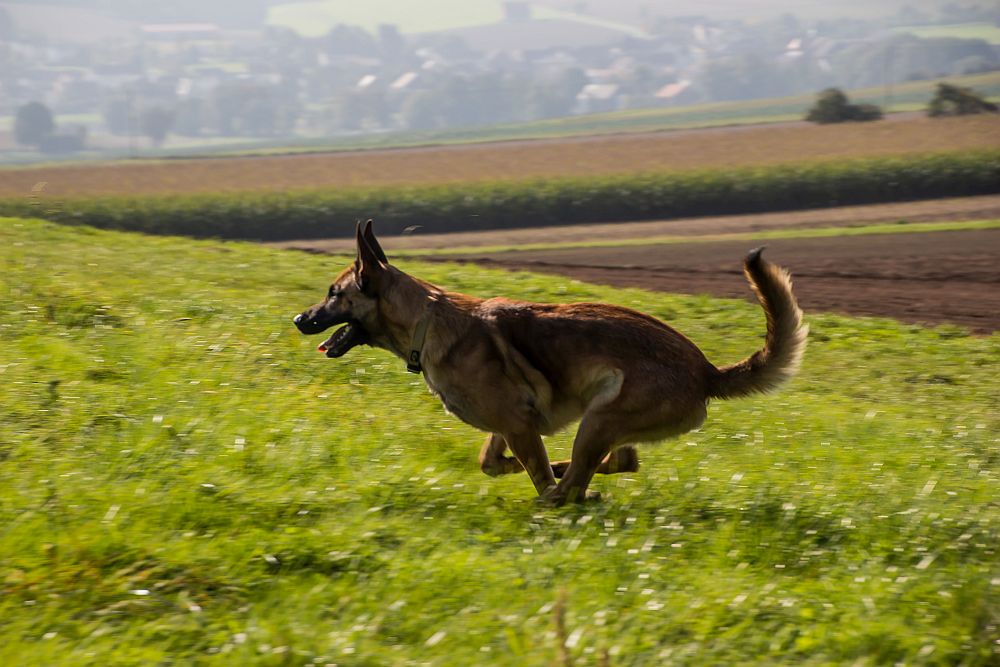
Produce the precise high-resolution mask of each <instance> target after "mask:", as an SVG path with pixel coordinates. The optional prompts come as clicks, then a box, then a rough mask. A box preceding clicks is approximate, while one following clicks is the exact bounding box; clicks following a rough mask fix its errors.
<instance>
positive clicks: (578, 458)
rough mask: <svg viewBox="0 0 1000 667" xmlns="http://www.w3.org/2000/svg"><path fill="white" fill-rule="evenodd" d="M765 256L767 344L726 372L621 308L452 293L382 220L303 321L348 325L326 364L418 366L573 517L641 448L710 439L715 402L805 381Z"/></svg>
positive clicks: (784, 278)
mask: <svg viewBox="0 0 1000 667" xmlns="http://www.w3.org/2000/svg"><path fill="white" fill-rule="evenodd" d="M761 250H762V248H758V249H755V250H752V251H751V252H750V253H749V254H748V255H747V257H746V260H745V261H744V265H743V270H744V273H745V274H746V277H747V279H748V281H749V282H750V286H751V287H752V288H753V290H754V291H755V292H756V294H757V298H758V300H759V301H760V303H761V306H763V308H764V313H765V315H766V316H767V335H766V338H765V340H764V346H763V348H762V349H760V350H758V351H757V352H755V353H754V354H752V355H751V356H749V357H747V358H746V359H744V360H743V361H740V362H739V363H736V364H732V365H729V366H723V367H721V368H717V367H716V366H714V365H713V364H712V363H711V362H709V361H708V359H706V358H705V355H704V354H703V353H702V352H701V350H700V349H698V347H697V346H696V345H695V344H694V343H692V342H691V341H690V340H688V339H687V338H686V337H684V336H683V335H682V334H680V333H678V332H677V331H675V330H674V329H672V328H671V327H669V326H667V325H666V324H664V323H663V322H661V321H659V320H657V319H655V318H653V317H650V316H649V315H644V314H643V313H640V312H637V311H634V310H631V309H628V308H623V307H621V306H611V305H605V304H599V303H571V304H541V303H529V302H526V301H513V300H510V299H505V298H494V299H480V298H477V297H473V296H468V295H466V294H460V293H458V292H449V291H446V290H443V289H441V288H439V287H436V286H434V285H432V284H430V283H428V282H425V281H423V280H420V279H419V278H415V277H413V276H410V275H408V274H406V273H404V272H402V271H400V270H399V269H397V268H396V267H394V266H392V265H390V264H389V260H388V259H387V258H386V255H385V252H383V250H382V247H381V246H380V245H379V242H378V240H377V239H376V238H375V235H374V233H373V232H372V223H371V221H370V220H369V221H368V222H366V223H364V224H358V227H357V258H356V259H355V260H354V262H353V263H352V264H350V265H349V266H348V267H347V268H345V269H344V270H343V271H342V272H341V273H340V275H339V276H337V278H336V279H335V280H334V281H333V284H332V285H330V288H329V290H328V292H327V294H326V298H324V299H323V300H322V301H320V302H319V303H317V304H316V305H314V306H312V307H310V308H308V309H307V310H305V311H304V312H302V313H301V314H299V315H297V316H296V317H295V319H294V322H295V325H296V326H297V327H298V329H299V331H301V332H302V333H304V334H318V333H320V332H322V331H326V330H327V329H329V328H330V327H333V326H336V325H339V324H342V325H343V326H342V327H340V328H338V329H337V330H336V331H335V332H334V333H333V335H332V336H330V337H329V338H327V339H326V340H325V341H323V343H321V344H320V346H319V349H320V351H322V352H325V353H326V356H327V357H331V358H333V357H341V356H343V355H344V354H346V353H347V352H348V351H350V350H351V349H352V348H353V347H355V346H357V345H371V346H374V347H379V348H382V349H384V350H388V351H389V352H392V353H393V354H395V355H396V356H397V357H399V358H400V359H403V360H404V361H406V364H407V369H408V370H410V371H412V372H415V373H423V376H424V381H425V382H426V383H427V386H428V387H429V388H430V390H431V392H432V393H434V394H435V395H436V396H437V397H438V398H440V399H441V401H442V402H443V403H444V406H445V409H446V410H447V411H448V412H450V413H451V414H453V415H455V416H456V417H458V418H459V419H461V420H462V421H464V422H465V423H466V424H469V425H471V426H474V427H475V428H478V429H480V430H483V431H486V432H488V433H489V435H488V436H487V438H486V443H485V444H484V445H483V447H482V450H481V452H480V454H479V463H480V466H481V468H482V470H483V472H485V473H486V474H487V475H491V476H495V475H502V474H506V473H513V472H519V471H522V470H524V471H527V473H528V476H529V477H530V478H531V481H532V483H533V484H534V485H535V490H536V491H537V492H538V494H539V496H540V497H541V500H542V501H543V502H546V503H550V504H553V505H561V504H563V503H565V502H568V501H570V502H572V501H576V502H579V501H582V500H584V499H585V498H587V486H588V485H589V484H590V481H591V478H592V477H593V476H594V474H595V473H604V474H608V473H616V472H632V471H635V470H637V469H638V466H639V459H638V456H637V454H636V451H635V449H634V447H632V446H631V445H632V444H633V443H640V442H651V441H657V440H662V439H665V438H669V437H672V436H677V435H680V434H682V433H685V432H687V431H690V430H692V429H695V428H698V427H699V426H700V425H701V424H702V422H704V420H705V417H706V408H707V406H708V402H709V400H710V399H713V398H719V399H723V398H733V397H737V396H746V395H748V394H754V393H764V392H770V391H772V390H774V389H775V388H777V387H778V386H779V385H780V384H781V383H783V382H784V381H786V380H788V379H789V378H791V377H792V376H793V375H795V373H796V371H797V370H798V367H799V362H800V361H801V359H802V354H803V352H804V350H805V347H806V336H807V334H808V326H807V325H804V324H803V323H802V311H801V310H799V307H798V304H797V303H796V301H795V297H794V295H793V294H792V283H791V279H790V278H789V275H788V273H787V272H786V271H785V270H784V269H782V268H780V267H778V266H776V265H774V264H771V263H769V262H767V261H765V260H764V259H763V258H762V257H761ZM576 420H580V426H579V429H578V430H577V433H576V439H575V440H574V442H573V451H572V457H571V459H570V460H569V461H561V462H556V463H550V462H549V457H548V454H547V452H546V450H545V446H544V445H543V444H542V436H543V435H550V434H552V433H555V432H556V431H558V430H560V429H562V428H563V427H565V426H567V425H568V424H570V423H572V422H574V421H576ZM507 449H510V451H511V452H512V453H513V456H507V455H506V454H505V452H506V451H507ZM557 478H558V479H559V481H558V483H557V482H556V480H557Z"/></svg>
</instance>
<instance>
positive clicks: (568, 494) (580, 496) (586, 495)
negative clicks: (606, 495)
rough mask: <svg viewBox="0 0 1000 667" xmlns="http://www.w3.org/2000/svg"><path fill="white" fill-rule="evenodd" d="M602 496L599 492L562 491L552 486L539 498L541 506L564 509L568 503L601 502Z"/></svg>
mask: <svg viewBox="0 0 1000 667" xmlns="http://www.w3.org/2000/svg"><path fill="white" fill-rule="evenodd" d="M600 500H601V494H600V492H599V491H584V492H583V493H580V492H579V489H568V490H567V489H560V488H559V486H550V487H549V488H547V489H545V491H543V492H542V493H541V494H540V495H539V496H538V498H537V501H536V502H538V504H539V505H544V506H546V507H562V506H563V505H565V504H566V503H585V502H599V501H600Z"/></svg>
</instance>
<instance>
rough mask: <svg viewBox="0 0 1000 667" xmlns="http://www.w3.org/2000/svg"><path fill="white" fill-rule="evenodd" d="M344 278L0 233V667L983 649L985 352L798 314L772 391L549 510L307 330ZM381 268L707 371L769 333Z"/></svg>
mask: <svg viewBox="0 0 1000 667" xmlns="http://www.w3.org/2000/svg"><path fill="white" fill-rule="evenodd" d="M339 263H340V262H339V261H338V260H337V259H336V258H329V257H317V256H312V255H305V254H300V253H292V252H281V251H275V250H270V249H266V248H262V247H258V246H252V245H248V244H239V243H222V242H198V241H188V240H180V239H174V238H164V237H158V238H150V237H144V236H138V235H128V234H121V233H113V232H102V231H95V230H91V229H88V228H83V227H61V226H57V225H53V224H50V223H44V222H40V221H29V220H14V219H0V266H2V270H0V289H2V298H0V526H2V528H0V530H2V535H3V538H2V540H0V582H2V583H0V591H2V595H0V618H2V619H3V623H2V625H0V637H2V640H3V641H2V642H0V664H5V665H19V666H30V665H73V666H77V665H129V664H134V665H149V664H220V665H233V664H239V665H250V664H254V665H286V664H287V665H308V664H338V665H383V664H418V663H419V664H432V665H478V664H490V665H512V666H513V665H518V666H520V665H553V664H568V663H567V661H564V660H562V659H561V658H560V644H562V645H565V647H566V651H567V652H568V655H569V657H570V658H571V659H572V660H573V661H574V664H578V665H585V664H602V663H604V664H611V665H668V664H685V665H731V664H768V665H776V664H788V665H793V664H794V665H803V664H804V665H829V664H854V665H874V664H892V663H905V664H907V665H920V664H940V665H989V664H996V663H997V660H998V659H1000V653H998V649H1000V647H998V645H997V644H996V640H997V637H998V635H1000V631H998V626H1000V558H998V554H997V544H998V540H997V538H998V530H1000V503H998V500H997V498H998V483H1000V477H998V472H997V466H998V461H1000V441H998V439H997V434H998V433H1000V399H998V396H1000V379H998V377H997V373H996V369H997V360H998V358H1000V337H998V336H997V335H993V336H991V337H974V336H970V335H968V334H967V333H966V332H965V331H964V330H961V329H958V328H954V327H940V328H933V329H925V328H921V327H916V326H911V325H904V324H899V323H896V322H893V321H889V320H880V319H851V318H845V317H837V316H830V315H821V314H809V315H808V320H809V322H810V324H811V326H812V335H811V342H810V347H809V350H808V351H807V353H806V358H805V363H804V367H803V369H802V373H801V375H800V376H799V377H798V378H797V379H796V380H795V381H794V382H793V383H792V384H791V385H790V386H788V387H787V388H786V389H785V390H784V391H783V392H782V393H779V394H777V395H774V396H769V397H761V398H755V399H752V400H743V401H732V402H722V403H717V404H714V405H713V406H712V408H711V410H710V416H709V421H708V422H706V424H705V426H704V427H703V428H702V430H700V431H699V432H696V433H691V434H688V435H686V436H684V437H682V438H681V439H680V440H678V441H674V442H668V443H663V444H661V445H658V446H648V447H644V448H643V449H642V450H641V456H642V458H643V468H642V470H641V471H640V472H638V473H636V474H633V475H629V476H618V477H612V478H605V479H601V480H599V481H598V482H597V484H596V487H597V488H598V489H599V490H601V491H603V492H604V496H605V499H604V501H603V502H601V503H598V504H588V505H585V506H582V507H571V508H563V509H558V510H553V509H544V508H541V507H538V506H536V505H535V504H534V502H533V500H532V496H533V492H532V490H531V488H530V483H529V482H528V480H527V479H526V478H524V477H523V476H520V477H517V476H515V477H509V478H504V479H490V478H487V477H485V476H483V475H482V474H481V473H480V472H479V471H478V467H477V465H476V462H475V459H476V453H477V451H478V447H479V444H480V441H481V439H482V435H481V434H480V433H477V432H475V431H474V430H472V429H471V428H468V427H466V426H464V425H462V424H461V423H460V422H458V421H457V420H456V419H454V418H452V417H450V416H448V415H446V414H445V413H444V412H443V410H442V408H441V407H440V405H439V404H438V403H437V402H436V401H435V400H434V399H433V398H432V397H431V396H430V395H429V394H428V392H427V390H426V389H425V388H424V386H423V383H422V382H421V381H420V379H419V378H417V377H416V376H413V375H410V374H407V373H406V372H405V371H404V369H403V364H402V362H400V361H398V360H396V359H394V358H391V357H389V356H388V355H387V354H386V353H383V352H379V351H370V350H367V349H359V350H355V351H353V352H351V354H350V355H349V356H348V357H347V358H345V359H343V360H339V361H332V360H328V359H325V358H324V357H322V356H321V355H319V354H317V353H316V352H315V351H314V347H315V344H316V342H317V341H316V340H315V339H313V338H306V337H303V336H300V335H299V334H297V332H295V330H294V328H293V327H292V325H291V322H290V317H291V315H293V314H294V313H295V312H297V311H298V310H300V309H301V308H302V307H304V306H306V305H308V304H310V303H312V302H314V301H315V300H316V299H318V298H319V297H320V296H321V295H322V294H323V292H324V283H325V282H326V281H327V280H328V279H329V278H330V277H331V276H332V275H333V274H334V272H335V271H336V270H337V269H338V268H339ZM402 266H403V268H406V269H408V270H411V271H412V272H414V273H417V274H419V275H421V276H422V277H425V278H427V279H429V280H431V281H434V282H437V283H440V284H442V285H446V286H448V287H451V288H454V289H458V290H462V291H467V292H471V293H476V294H481V295H487V294H497V293H502V294H506V295H509V296H514V297H521V298H528V299H534V300H555V301H570V300H604V301H612V302H616V303H620V304H624V305H629V306H634V307H637V308H640V309H642V310H645V311H647V312H649V313H652V314H654V315H656V316H659V317H661V318H663V319H665V320H667V321H669V322H671V323H673V324H674V325H675V326H677V327H678V328H679V329H680V330H682V331H684V332H685V333H686V334H688V335H689V336H690V337H691V338H692V339H693V340H694V341H696V342H697V343H698V344H699V345H701V346H702V347H703V348H704V349H705V351H706V353H707V354H708V356H709V358H710V359H712V360H713V361H715V362H716V363H723V362H731V361H735V360H737V359H739V358H741V357H743V356H745V355H747V354H749V353H750V352H752V351H753V350H754V349H755V346H757V345H759V344H760V342H761V340H762V335H763V329H764V323H763V317H762V314H761V311H760V309H759V308H757V307H756V306H754V305H752V304H749V303H745V302H741V301H732V300H720V299H709V298H699V297H678V296H668V295H660V294H651V293H647V292H643V291H639V290H623V289H612V288H604V287H597V286H592V285H585V284H581V283H577V282H573V281H568V280H560V279H555V278H551V277H541V276H533V275H529V274H508V273H503V272H498V271H488V270H481V269H476V268H470V267H462V266H457V265H438V264H435V265H428V264H418V263H413V262H406V263H404V264H402ZM569 443H570V436H569V435H565V434H564V435H561V436H558V437H555V438H552V439H551V442H550V450H551V451H553V452H554V453H555V454H556V455H565V454H566V453H567V450H568V446H569ZM560 599H564V604H563V605H561V606H562V608H563V609H564V619H565V620H564V626H565V629H564V630H563V631H559V630H557V624H556V618H557V616H559V614H558V610H559V609H560V605H559V604H558V601H559V600H560ZM605 654H606V656H607V658H606V662H604V660H605V658H604V656H605Z"/></svg>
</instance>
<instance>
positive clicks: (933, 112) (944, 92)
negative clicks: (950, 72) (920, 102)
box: [927, 82, 997, 118]
mask: <svg viewBox="0 0 1000 667" xmlns="http://www.w3.org/2000/svg"><path fill="white" fill-rule="evenodd" d="M996 111H997V105H996V104H993V103H992V102H990V101H988V100H987V99H986V98H984V97H983V96H982V95H979V94H978V93H976V92H975V91H974V90H972V89H971V88H963V87H961V86H954V85H952V84H950V83H944V82H942V83H939V84H938V86H937V92H936V93H935V94H934V98H933V99H931V102H930V104H929V105H928V106H927V115H928V116H931V117H932V118H937V117H940V116H965V115H968V114H977V113H995V112H996Z"/></svg>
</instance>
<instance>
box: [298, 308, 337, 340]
mask: <svg viewBox="0 0 1000 667" xmlns="http://www.w3.org/2000/svg"><path fill="white" fill-rule="evenodd" d="M347 319H348V318H346V317H344V318H332V317H331V318H323V317H322V315H317V314H315V313H312V312H310V311H308V310H307V311H306V312H304V313H299V314H298V315H296V316H295V317H294V318H293V319H292V322H294V323H295V326H296V327H298V329H299V331H301V332H302V333H304V334H306V335H309V336H311V335H313V334H318V333H322V332H324V331H326V330H327V329H329V328H330V327H332V326H334V325H336V324H343V323H344V322H346V321H347Z"/></svg>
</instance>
